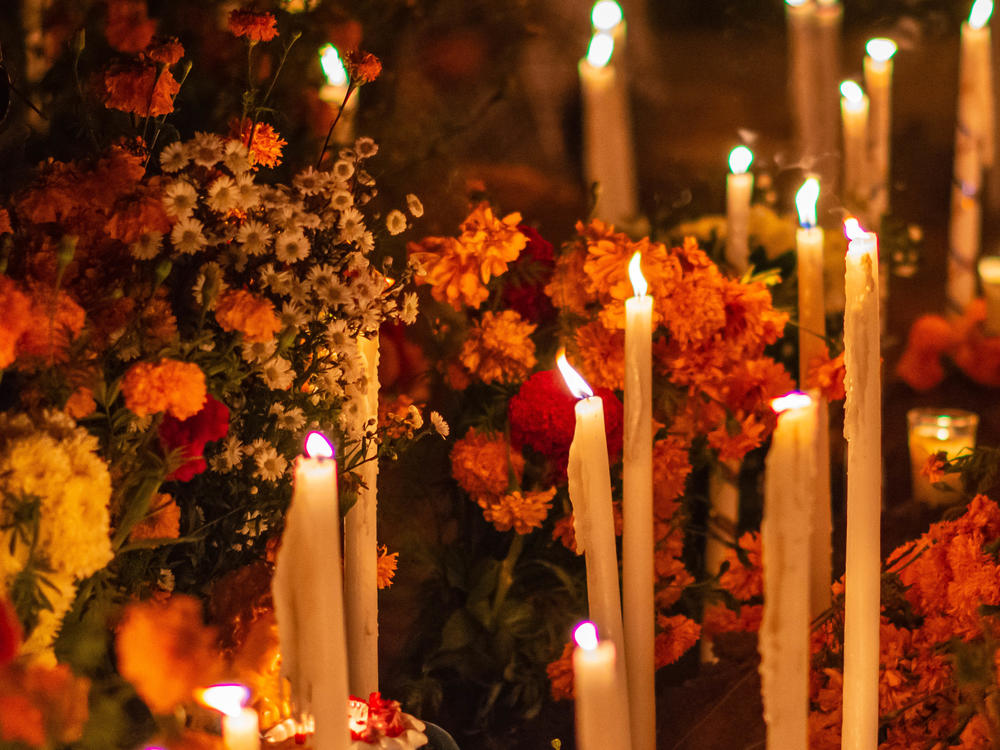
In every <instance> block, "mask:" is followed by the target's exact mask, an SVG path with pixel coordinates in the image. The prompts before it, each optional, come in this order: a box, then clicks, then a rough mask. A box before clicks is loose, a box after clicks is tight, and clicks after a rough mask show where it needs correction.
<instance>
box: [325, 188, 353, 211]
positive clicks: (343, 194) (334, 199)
mask: <svg viewBox="0 0 1000 750" xmlns="http://www.w3.org/2000/svg"><path fill="white" fill-rule="evenodd" d="M353 205H354V196H353V195H351V193H350V191H348V190H343V189H340V190H334V191H333V193H332V194H331V195H330V208H332V209H333V210H335V211H346V210H347V209H349V208H350V207H351V206H353Z"/></svg>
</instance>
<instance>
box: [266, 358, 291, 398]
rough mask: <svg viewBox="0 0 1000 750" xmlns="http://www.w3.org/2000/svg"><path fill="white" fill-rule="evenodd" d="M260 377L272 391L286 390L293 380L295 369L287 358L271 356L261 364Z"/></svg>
mask: <svg viewBox="0 0 1000 750" xmlns="http://www.w3.org/2000/svg"><path fill="white" fill-rule="evenodd" d="M260 377H261V380H263V381H264V383H265V384H267V387H268V388H270V389H271V390H272V391H287V390H288V389H289V388H291V387H292V383H293V382H294V381H295V371H294V370H293V369H292V363H291V362H289V361H288V360H287V359H283V358H282V357H272V358H271V359H269V360H268V361H267V362H265V363H264V364H262V365H261V368H260Z"/></svg>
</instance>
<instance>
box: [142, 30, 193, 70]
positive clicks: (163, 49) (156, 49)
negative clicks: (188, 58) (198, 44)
mask: <svg viewBox="0 0 1000 750" xmlns="http://www.w3.org/2000/svg"><path fill="white" fill-rule="evenodd" d="M146 55H147V56H148V57H149V59H150V60H155V61H156V62H158V63H163V64H164V65H173V64H174V63H177V62H179V61H180V59H181V58H182V57H184V45H182V44H181V43H180V41H178V39H177V37H172V36H171V37H159V38H157V39H154V40H153V44H152V45H151V46H150V47H149V48H148V49H146Z"/></svg>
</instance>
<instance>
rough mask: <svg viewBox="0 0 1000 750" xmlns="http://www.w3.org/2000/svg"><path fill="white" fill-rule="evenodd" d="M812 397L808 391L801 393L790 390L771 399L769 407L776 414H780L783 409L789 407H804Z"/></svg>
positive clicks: (809, 403) (810, 401)
mask: <svg viewBox="0 0 1000 750" xmlns="http://www.w3.org/2000/svg"><path fill="white" fill-rule="evenodd" d="M812 402H813V400H812V397H810V395H809V394H808V393H802V391H792V392H791V393H786V394H785V395H784V396H781V397H780V398H774V399H771V408H772V409H774V411H775V412H776V413H777V414H781V412H783V411H788V410H789V409H804V408H806V407H807V406H810V405H811V404H812Z"/></svg>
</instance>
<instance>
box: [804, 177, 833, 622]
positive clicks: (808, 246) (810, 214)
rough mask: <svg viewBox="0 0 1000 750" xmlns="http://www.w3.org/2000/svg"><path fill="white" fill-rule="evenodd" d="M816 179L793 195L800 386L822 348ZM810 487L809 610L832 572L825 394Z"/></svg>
mask: <svg viewBox="0 0 1000 750" xmlns="http://www.w3.org/2000/svg"><path fill="white" fill-rule="evenodd" d="M818 199H819V181H818V180H816V179H815V178H814V177H810V178H809V179H807V180H806V181H805V182H804V183H803V184H802V187H801V188H799V191H798V192H797V193H796V194H795V206H796V208H797V209H798V213H799V229H798V231H797V232H796V234H795V240H796V255H797V262H798V277H799V279H798V280H799V388H805V387H806V378H807V375H808V373H809V363H810V362H811V361H812V360H814V359H816V358H817V357H821V356H822V355H823V354H824V351H825V348H826V343H825V341H826V306H825V300H824V295H823V230H822V229H821V228H820V227H819V226H817V221H816V202H817V200H818ZM817 404H818V405H817V412H818V414H817V433H816V490H815V492H814V493H813V495H812V497H813V501H814V502H813V513H812V522H811V527H812V541H811V544H810V550H811V555H812V558H811V559H812V564H811V565H810V570H811V572H812V574H811V585H810V594H809V598H810V601H811V602H812V607H811V612H812V614H813V615H817V614H819V613H820V612H822V611H823V610H825V609H826V608H827V607H829V606H830V580H831V577H832V575H833V572H832V571H833V547H832V545H833V520H832V517H831V504H830V434H829V412H828V410H827V406H826V399H823V398H819V399H817Z"/></svg>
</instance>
